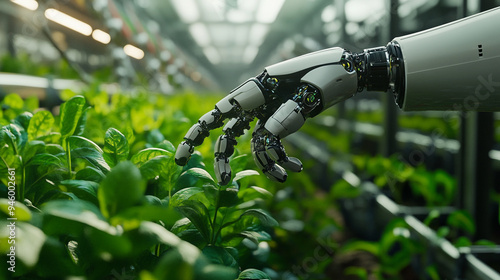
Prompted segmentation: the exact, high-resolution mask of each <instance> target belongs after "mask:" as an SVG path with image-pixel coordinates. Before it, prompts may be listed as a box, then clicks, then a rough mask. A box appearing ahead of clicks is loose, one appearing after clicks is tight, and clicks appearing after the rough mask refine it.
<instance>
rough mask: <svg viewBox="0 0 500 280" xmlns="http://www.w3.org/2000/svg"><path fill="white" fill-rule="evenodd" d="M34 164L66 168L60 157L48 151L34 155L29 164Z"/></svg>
mask: <svg viewBox="0 0 500 280" xmlns="http://www.w3.org/2000/svg"><path fill="white" fill-rule="evenodd" d="M32 165H46V166H54V167H60V168H64V163H63V162H62V161H61V160H60V159H59V158H58V157H56V156H54V155H51V154H46V153H43V154H36V155H35V156H33V158H31V160H30V161H29V163H28V164H27V166H32Z"/></svg>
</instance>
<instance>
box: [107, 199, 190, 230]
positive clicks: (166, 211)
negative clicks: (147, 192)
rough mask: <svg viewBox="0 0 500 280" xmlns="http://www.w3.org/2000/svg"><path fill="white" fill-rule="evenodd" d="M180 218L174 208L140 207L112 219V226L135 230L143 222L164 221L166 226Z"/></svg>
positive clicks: (130, 208) (126, 210) (124, 211)
mask: <svg viewBox="0 0 500 280" xmlns="http://www.w3.org/2000/svg"><path fill="white" fill-rule="evenodd" d="M179 216H180V214H179V213H177V212H176V211H175V210H174V208H171V207H163V206H157V205H140V206H134V207H129V208H127V209H125V210H123V211H121V212H120V213H118V214H116V215H115V216H113V217H112V218H111V219H110V223H111V224H112V225H122V226H123V227H124V228H125V229H127V228H134V227H135V226H136V225H138V224H139V223H140V222H142V221H151V222H157V221H163V222H164V223H165V224H172V223H174V221H175V219H176V218H178V217H179Z"/></svg>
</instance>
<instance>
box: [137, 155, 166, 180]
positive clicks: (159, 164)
mask: <svg viewBox="0 0 500 280" xmlns="http://www.w3.org/2000/svg"><path fill="white" fill-rule="evenodd" d="M170 160H171V158H170V157H169V156H157V157H155V158H152V159H150V160H148V161H147V162H145V163H144V164H142V165H141V167H140V168H139V169H140V170H141V174H142V176H143V177H144V179H146V180H149V179H153V178H155V177H156V176H160V175H161V174H162V173H163V172H165V171H166V170H168V169H167V166H168V163H169V161H170Z"/></svg>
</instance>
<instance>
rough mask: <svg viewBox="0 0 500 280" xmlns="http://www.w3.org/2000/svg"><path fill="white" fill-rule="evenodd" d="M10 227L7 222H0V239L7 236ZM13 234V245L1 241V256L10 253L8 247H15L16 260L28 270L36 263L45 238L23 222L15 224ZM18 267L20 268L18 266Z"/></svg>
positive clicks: (39, 231)
mask: <svg viewBox="0 0 500 280" xmlns="http://www.w3.org/2000/svg"><path fill="white" fill-rule="evenodd" d="M10 226H11V224H10V223H9V222H7V221H4V220H2V221H0V236H2V239H3V237H7V236H9V230H10V228H9V227H10ZM15 232H16V234H15V237H16V238H15V244H11V245H9V244H8V243H7V240H2V242H1V243H2V245H0V251H2V255H3V254H4V253H5V254H7V253H8V252H10V248H9V247H10V246H15V248H16V249H15V254H16V255H15V256H16V260H19V261H20V262H22V263H23V264H24V265H25V266H26V267H28V268H32V267H34V266H35V265H36V264H37V263H38V260H39V256H40V252H41V250H42V247H43V244H44V243H45V240H46V239H47V237H46V236H45V234H44V233H43V231H41V230H40V229H39V228H37V227H35V226H33V225H31V224H28V223H23V222H16V224H15ZM4 246H5V247H4ZM18 267H22V266H21V265H18ZM16 272H17V267H16Z"/></svg>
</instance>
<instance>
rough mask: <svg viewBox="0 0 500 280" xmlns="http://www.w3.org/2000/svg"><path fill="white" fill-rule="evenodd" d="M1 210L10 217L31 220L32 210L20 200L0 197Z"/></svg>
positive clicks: (18, 219)
mask: <svg viewBox="0 0 500 280" xmlns="http://www.w3.org/2000/svg"><path fill="white" fill-rule="evenodd" d="M0 211H1V212H3V213H4V214H5V216H7V217H9V218H16V219H17V221H29V220H31V211H30V210H29V209H28V207H26V205H24V204H22V203H21V202H19V201H14V204H13V201H12V200H8V199H6V198H0Z"/></svg>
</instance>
